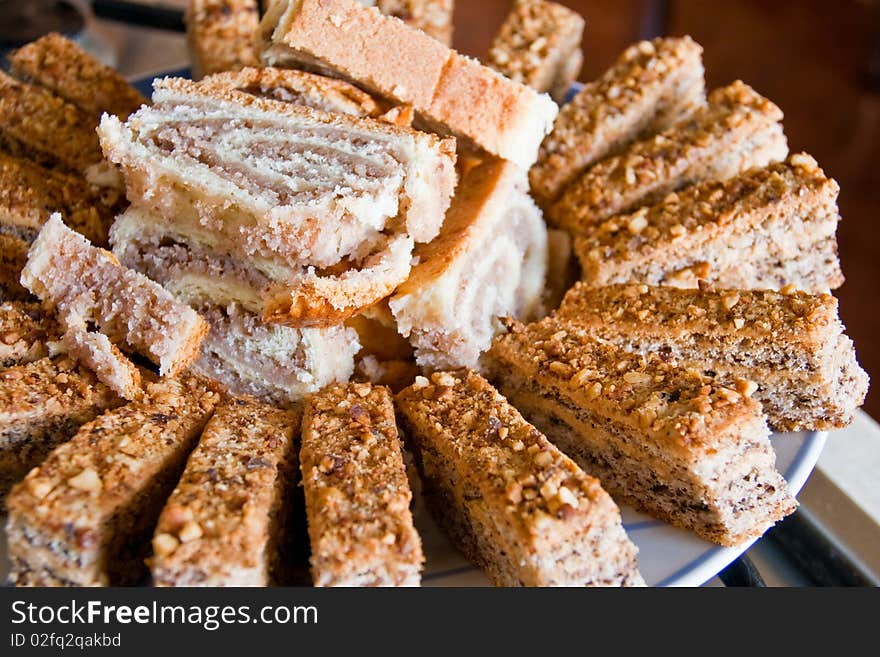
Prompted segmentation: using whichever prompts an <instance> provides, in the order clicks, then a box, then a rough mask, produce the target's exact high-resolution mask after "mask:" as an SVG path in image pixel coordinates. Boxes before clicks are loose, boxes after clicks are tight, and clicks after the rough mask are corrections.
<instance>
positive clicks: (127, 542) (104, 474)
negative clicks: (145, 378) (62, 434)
mask: <svg viewBox="0 0 880 657" xmlns="http://www.w3.org/2000/svg"><path fill="white" fill-rule="evenodd" d="M219 400H220V395H219V394H218V393H217V392H216V391H215V390H213V389H212V388H210V387H207V386H205V385H204V383H203V382H201V381H199V380H198V379H197V378H195V377H192V376H188V375H184V376H183V377H182V378H179V379H164V380H162V381H161V382H159V383H153V384H151V385H149V386H148V387H147V390H146V394H145V396H144V398H143V399H142V400H139V401H137V402H133V403H131V404H128V405H126V406H123V407H122V408H119V409H116V410H113V411H109V412H107V413H105V414H103V415H101V416H100V417H99V418H97V419H96V420H94V421H92V422H90V423H88V424H86V425H85V426H83V427H81V428H80V430H79V431H78V432H77V434H76V435H75V436H74V437H73V438H71V439H70V441H68V442H66V443H64V444H63V445H61V446H60V447H58V448H56V449H55V451H53V452H52V454H50V455H49V456H48V457H47V458H46V460H45V461H44V462H43V464H42V465H41V466H40V467H38V468H35V469H34V470H32V471H31V472H30V473H28V475H27V477H26V478H25V479H24V481H22V482H21V483H19V484H17V485H16V486H15V487H14V488H13V490H12V492H11V493H10V494H9V497H8V499H7V508H8V511H9V517H8V519H7V522H6V537H7V541H8V551H9V559H10V561H11V562H12V568H11V571H10V576H9V579H10V581H11V582H12V583H13V584H15V585H16V586H123V585H127V584H137V583H139V582H141V580H142V578H143V577H144V576H145V575H146V574H147V570H146V566H145V565H144V557H146V556H147V553H148V550H149V544H150V537H151V536H152V534H153V528H154V526H155V524H156V520H157V518H158V516H159V513H160V511H161V510H162V505H163V504H164V503H165V500H166V498H167V497H168V495H169V494H170V493H171V491H172V490H173V489H174V486H175V484H176V483H177V480H178V478H179V477H180V473H181V472H182V471H183V468H184V465H185V464H186V458H187V456H188V455H189V452H190V451H191V450H192V448H193V446H194V445H195V443H196V442H197V440H198V438H199V435H200V434H201V432H202V429H203V427H204V426H205V423H206V422H207V421H208V419H209V418H210V416H211V413H212V412H213V409H214V406H215V405H216V404H217V403H218V402H219Z"/></svg>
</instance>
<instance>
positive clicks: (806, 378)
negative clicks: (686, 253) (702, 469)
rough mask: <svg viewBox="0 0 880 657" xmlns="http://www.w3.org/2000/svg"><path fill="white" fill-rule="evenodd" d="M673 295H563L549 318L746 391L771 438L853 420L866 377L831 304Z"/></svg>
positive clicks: (756, 296) (797, 298) (648, 290)
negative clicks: (757, 405) (764, 417)
mask: <svg viewBox="0 0 880 657" xmlns="http://www.w3.org/2000/svg"><path fill="white" fill-rule="evenodd" d="M786 292H788V293H787V294H783V293H780V292H773V291H764V290H762V291H747V290H720V289H718V290H716V289H712V288H710V287H708V286H707V287H704V288H702V289H698V290H681V289H677V288H672V287H649V286H647V285H644V284H631V285H610V286H607V287H598V288H591V287H588V286H586V285H584V284H583V283H578V284H577V285H575V287H574V288H572V289H571V290H569V292H568V293H567V294H566V296H565V299H564V300H563V303H562V305H561V306H560V308H559V310H558V311H557V313H556V317H558V318H560V319H564V320H567V321H570V322H573V323H576V324H579V325H581V326H584V327H586V328H587V329H589V331H590V332H591V333H592V334H593V335H595V336H597V337H599V338H601V339H602V340H605V341H608V342H611V343H613V344H615V345H617V346H619V347H622V348H623V349H625V350H627V351H633V352H637V353H651V352H653V353H659V354H668V355H669V356H671V357H672V358H674V359H675V362H676V363H678V364H680V365H683V366H687V367H693V368H695V369H698V370H700V371H703V372H712V373H713V374H712V375H711V376H712V378H713V379H714V380H715V381H716V382H717V383H718V384H720V385H724V386H727V387H729V388H732V389H736V388H737V387H738V386H740V387H743V388H744V389H746V390H749V391H751V392H752V396H753V397H754V398H755V399H757V400H758V401H760V402H761V404H762V406H763V408H764V412H765V413H766V414H767V417H768V421H769V423H770V426H771V427H772V428H773V429H775V430H777V431H797V430H801V429H832V428H837V427H843V426H846V425H847V424H849V423H850V422H851V421H852V418H853V413H854V412H855V410H856V408H858V407H859V406H860V405H861V404H862V402H863V401H864V398H865V394H866V393H867V390H868V375H867V374H866V373H865V372H864V370H862V368H861V367H859V364H858V362H857V361H856V354H855V350H854V349H853V343H852V340H850V339H849V338H848V337H847V336H846V335H845V334H844V333H843V331H844V328H843V324H841V322H840V318H839V317H838V314H837V299H835V298H834V297H832V296H831V295H829V294H822V295H811V294H807V293H805V292H797V291H794V290H791V291H788V290H787V291H786Z"/></svg>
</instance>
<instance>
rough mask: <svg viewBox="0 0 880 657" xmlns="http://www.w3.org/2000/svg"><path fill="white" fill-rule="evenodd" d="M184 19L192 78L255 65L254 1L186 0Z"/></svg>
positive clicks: (255, 6) (258, 15)
mask: <svg viewBox="0 0 880 657" xmlns="http://www.w3.org/2000/svg"><path fill="white" fill-rule="evenodd" d="M185 22H186V40H187V46H188V47H189V55H190V65H191V67H192V76H193V79H194V80H198V79H199V78H201V77H203V76H205V75H210V74H211V73H218V72H220V71H233V70H238V69H240V68H243V67H245V66H256V65H257V63H258V59H257V53H256V50H255V45H254V35H255V34H256V31H257V26H258V25H259V23H260V14H259V11H258V8H257V0H189V3H188V4H187V9H186V14H185Z"/></svg>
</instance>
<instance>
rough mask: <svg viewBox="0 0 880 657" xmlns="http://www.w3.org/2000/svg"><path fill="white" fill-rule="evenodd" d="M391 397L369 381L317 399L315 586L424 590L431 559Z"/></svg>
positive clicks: (311, 503) (310, 484)
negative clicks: (416, 520) (414, 508)
mask: <svg viewBox="0 0 880 657" xmlns="http://www.w3.org/2000/svg"><path fill="white" fill-rule="evenodd" d="M402 448H403V445H402V443H401V440H400V438H399V436H398V435H397V425H396V423H395V419H394V407H393V404H392V400H391V394H390V393H389V392H388V389H387V388H385V387H382V386H372V385H370V384H368V383H349V384H335V385H332V386H328V387H327V388H325V389H324V390H322V391H321V392H319V393H317V394H315V395H313V396H312V397H311V398H310V399H309V401H308V403H307V404H306V408H305V413H304V415H303V424H302V447H301V449H300V468H301V470H302V482H303V488H304V492H305V500H306V515H307V516H308V523H309V538H310V539H311V546H312V556H311V566H312V579H313V581H314V584H315V586H418V585H419V582H420V580H421V576H420V571H421V568H422V562H423V561H424V556H423V554H422V545H421V540H420V538H419V535H418V533H416V530H415V528H414V526H413V519H412V513H411V512H410V502H411V501H412V491H411V490H410V486H409V481H408V480H407V476H406V469H405V466H404V461H403V449H402Z"/></svg>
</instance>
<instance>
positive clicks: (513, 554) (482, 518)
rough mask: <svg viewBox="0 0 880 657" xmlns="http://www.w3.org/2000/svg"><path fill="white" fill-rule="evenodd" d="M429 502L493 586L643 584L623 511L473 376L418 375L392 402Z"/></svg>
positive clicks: (487, 384)
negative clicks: (621, 514) (429, 376)
mask: <svg viewBox="0 0 880 657" xmlns="http://www.w3.org/2000/svg"><path fill="white" fill-rule="evenodd" d="M396 401H397V407H398V409H399V411H400V416H401V419H402V422H403V425H404V427H405V429H406V432H407V436H408V437H409V439H410V440H411V441H412V443H413V444H414V445H415V451H416V454H417V463H418V465H419V470H420V473H421V475H422V484H423V488H424V495H425V497H426V501H427V503H428V506H429V508H430V509H431V511H432V512H433V515H434V517H435V518H436V519H437V521H438V522H439V523H440V525H441V526H442V527H443V528H444V529H445V530H446V532H447V533H448V534H449V536H450V537H451V538H452V540H453V542H454V543H455V545H456V546H457V547H458V548H459V549H460V550H461V551H462V552H463V553H464V555H465V556H466V557H467V558H468V559H470V560H471V561H473V562H474V563H476V564H477V565H479V566H480V567H481V568H482V569H483V570H484V571H485V572H486V574H487V575H488V576H489V579H490V580H492V582H493V583H494V584H495V585H496V586H638V585H643V584H644V582H643V580H642V577H641V575H640V574H639V572H638V569H637V565H636V554H637V552H638V550H637V549H636V547H635V546H634V545H633V544H632V543H631V542H630V540H629V539H628V538H627V536H626V533H625V532H624V529H623V526H622V525H621V521H620V511H619V510H618V508H617V505H616V504H615V503H614V502H613V501H612V499H611V497H609V495H608V493H606V492H605V491H604V490H603V489H602V486H601V485H600V484H599V481H598V480H597V479H594V478H593V477H590V476H587V475H586V474H584V472H583V470H581V469H580V468H579V467H578V466H577V465H575V463H574V462H573V461H572V460H571V459H570V458H568V457H567V456H565V455H564V454H563V453H562V452H560V451H559V450H558V449H556V448H555V447H554V446H553V445H552V444H551V443H550V441H548V440H547V438H546V437H545V436H544V435H543V434H541V432H540V431H538V430H537V429H536V428H535V427H533V426H532V425H530V424H529V423H528V422H526V421H525V420H524V419H523V417H522V416H521V415H520V414H519V412H518V411H517V410H516V409H515V408H514V407H513V406H511V405H510V404H509V403H507V401H506V400H505V399H504V397H502V396H501V395H500V394H498V392H497V391H496V390H495V389H494V388H493V387H492V386H491V385H489V383H488V382H487V381H486V380H485V379H484V378H482V377H481V376H479V375H478V374H476V373H475V372H473V371H458V372H435V373H434V374H433V375H432V377H431V380H430V381H428V379H425V378H424V377H419V378H418V379H417V380H416V383H414V384H413V385H412V386H410V387H409V388H407V389H406V390H404V391H402V392H401V393H400V394H399V395H397V398H396Z"/></svg>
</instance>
